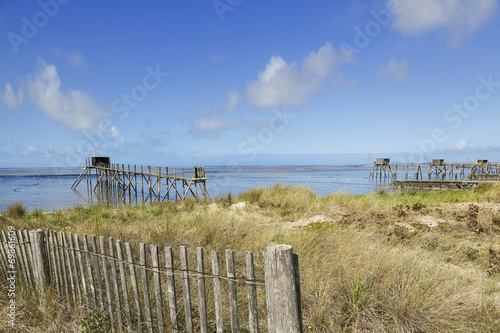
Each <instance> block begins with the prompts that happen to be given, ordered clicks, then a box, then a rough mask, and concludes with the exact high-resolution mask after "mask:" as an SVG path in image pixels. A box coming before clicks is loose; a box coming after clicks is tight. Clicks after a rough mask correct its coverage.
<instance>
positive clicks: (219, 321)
mask: <svg viewBox="0 0 500 333" xmlns="http://www.w3.org/2000/svg"><path fill="white" fill-rule="evenodd" d="M212 274H213V275H214V276H215V277H214V303H215V323H216V326H217V333H222V332H224V318H223V312H222V311H223V310H222V289H221V285H220V278H219V276H220V266H219V254H218V253H217V251H215V250H212Z"/></svg>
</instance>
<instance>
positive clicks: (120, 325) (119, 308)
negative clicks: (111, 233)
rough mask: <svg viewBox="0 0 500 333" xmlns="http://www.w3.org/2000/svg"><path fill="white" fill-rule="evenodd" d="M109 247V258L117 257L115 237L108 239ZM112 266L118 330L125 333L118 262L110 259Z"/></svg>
mask: <svg viewBox="0 0 500 333" xmlns="http://www.w3.org/2000/svg"><path fill="white" fill-rule="evenodd" d="M108 242H109V244H108V246H109V256H110V257H111V258H114V257H115V249H114V248H115V242H114V239H113V237H109V238H108ZM109 263H110V265H111V280H112V283H113V290H114V292H115V304H116V318H117V319H118V330H119V331H120V332H123V319H122V304H121V299H120V286H119V285H118V273H117V271H116V261H115V260H113V259H110V262H109Z"/></svg>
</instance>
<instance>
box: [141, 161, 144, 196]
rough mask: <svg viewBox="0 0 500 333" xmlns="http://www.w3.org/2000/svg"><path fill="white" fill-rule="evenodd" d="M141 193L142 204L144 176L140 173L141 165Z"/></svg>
mask: <svg viewBox="0 0 500 333" xmlns="http://www.w3.org/2000/svg"><path fill="white" fill-rule="evenodd" d="M141 193H142V202H144V174H143V173H142V165H141Z"/></svg>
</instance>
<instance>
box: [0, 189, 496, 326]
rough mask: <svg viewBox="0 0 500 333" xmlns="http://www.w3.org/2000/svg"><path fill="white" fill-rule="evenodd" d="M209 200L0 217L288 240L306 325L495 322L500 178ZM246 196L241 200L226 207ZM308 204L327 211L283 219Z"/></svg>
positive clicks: (133, 234)
mask: <svg viewBox="0 0 500 333" xmlns="http://www.w3.org/2000/svg"><path fill="white" fill-rule="evenodd" d="M215 201H216V203H215V204H210V203H207V202H196V201H192V200H189V201H185V202H180V203H165V204H152V205H149V206H129V207H123V208H120V209H113V208H106V207H92V208H82V207H77V208H75V209H72V210H69V211H61V212H55V213H51V214H44V213H42V212H40V211H35V212H27V213H25V214H22V215H20V216H10V215H8V214H5V213H4V214H3V215H2V216H0V227H1V228H2V229H6V228H7V226H9V225H13V226H14V227H16V228H29V229H31V228H38V227H43V228H47V227H48V228H54V229H57V230H66V231H71V232H74V233H80V234H81V233H87V234H96V235H103V236H113V237H114V238H116V239H121V240H122V241H128V242H131V243H133V244H136V243H137V242H138V241H142V242H146V243H155V244H158V245H161V246H164V245H166V244H168V245H169V246H178V245H180V244H183V245H186V246H188V247H190V248H195V247H196V246H203V247H205V248H206V249H207V250H210V249H215V250H218V251H220V252H222V251H223V250H224V249H228V248H229V249H233V250H235V252H236V255H237V256H240V257H242V256H244V253H243V252H244V251H245V250H251V251H254V252H255V253H260V252H262V251H264V250H265V248H266V247H267V246H269V245H272V244H277V243H287V244H290V245H292V246H293V247H294V250H295V252H297V253H298V254H299V260H300V269H301V288H302V298H303V302H302V304H303V309H304V327H305V330H306V331H309V332H444V331H446V332H498V331H500V312H499V309H500V299H499V297H498V296H497V295H498V292H499V291H500V290H499V289H500V285H499V281H500V279H499V277H500V273H499V272H500V259H499V258H500V255H499V254H498V252H497V251H499V250H500V242H499V237H498V236H499V235H500V226H499V224H500V223H499V222H498V221H500V205H499V202H500V187H498V186H493V185H489V184H488V185H487V184H485V185H483V186H481V187H479V188H478V189H477V190H474V191H443V192H398V193H395V194H388V193H385V192H383V191H382V192H379V193H376V194H367V195H351V194H346V193H332V194H330V195H327V196H325V197H321V198H319V197H317V196H316V195H315V194H314V192H312V191H311V190H309V189H306V188H301V187H292V186H291V185H283V184H277V185H275V186H274V187H271V188H257V189H253V190H251V191H249V192H247V193H244V194H241V195H239V196H238V197H236V198H234V197H232V196H227V197H223V198H217V199H216V200H215ZM243 201H244V202H246V207H245V208H243V209H239V210H235V209H232V208H231V205H232V204H234V203H238V202H243ZM315 216H322V217H324V221H326V222H315V223H310V224H307V223H306V225H305V226H304V227H301V228H292V227H290V225H292V224H293V222H294V221H296V220H298V219H302V220H305V221H307V220H308V219H311V218H312V217H315ZM315 221H316V220H315ZM322 221H323V220H322ZM431 222H432V223H431ZM23 302H25V308H26V309H27V310H26V311H35V312H34V313H35V315H34V316H33V317H28V316H21V318H22V319H21V321H22V322H23V324H24V325H25V326H26V327H32V328H33V327H34V328H33V331H50V330H52V329H53V328H56V329H54V331H55V330H58V331H69V330H70V327H71V328H74V327H77V325H82V323H88V322H90V319H89V318H93V317H92V316H89V315H87V316H86V317H83V318H82V316H81V315H80V316H79V315H78V313H80V312H78V311H74V310H73V311H67V309H66V311H64V308H63V307H62V306H61V307H62V308H58V307H57V306H54V307H53V309H49V310H45V309H40V308H39V307H38V305H36V302H34V301H29V300H26V301H23ZM93 316H94V317H96V316H97V315H96V314H93ZM37 318H38V319H37ZM42 318H44V319H42ZM97 318H101V317H99V316H97ZM102 325H105V320H104V322H103V323H102ZM30 330H31V329H28V328H26V330H25V331H30Z"/></svg>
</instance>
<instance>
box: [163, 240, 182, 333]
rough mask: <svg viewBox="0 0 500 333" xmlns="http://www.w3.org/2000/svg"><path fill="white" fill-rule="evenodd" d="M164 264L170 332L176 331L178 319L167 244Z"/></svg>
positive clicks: (170, 256) (172, 273) (171, 265)
mask: <svg viewBox="0 0 500 333" xmlns="http://www.w3.org/2000/svg"><path fill="white" fill-rule="evenodd" d="M165 265H166V267H167V294H168V308H169V314H170V323H171V325H172V332H174V333H177V332H178V329H179V321H178V318H177V302H176V300H175V276H174V260H173V255H172V248H171V247H169V246H167V247H165Z"/></svg>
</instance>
